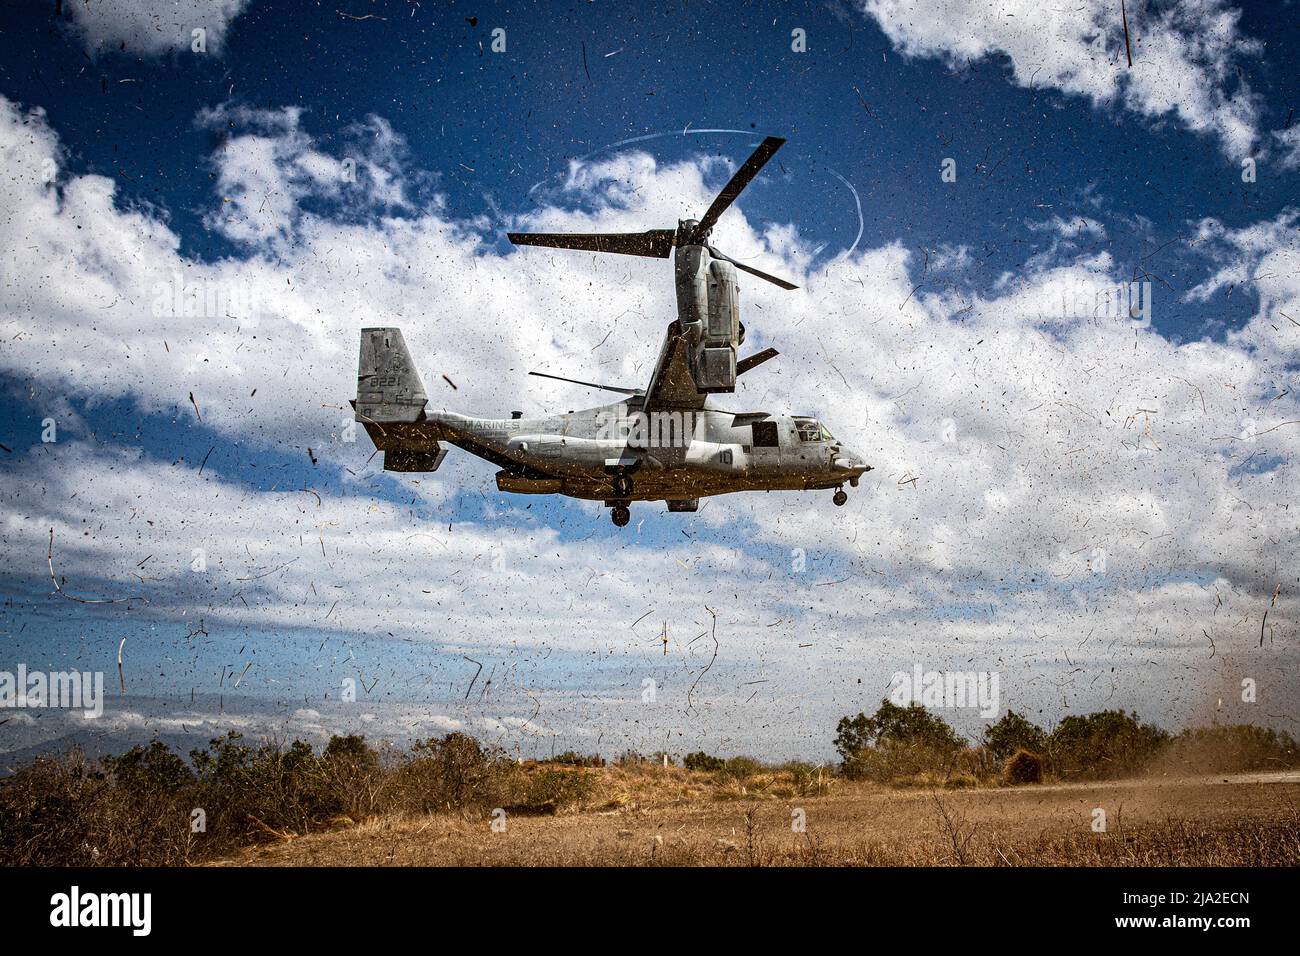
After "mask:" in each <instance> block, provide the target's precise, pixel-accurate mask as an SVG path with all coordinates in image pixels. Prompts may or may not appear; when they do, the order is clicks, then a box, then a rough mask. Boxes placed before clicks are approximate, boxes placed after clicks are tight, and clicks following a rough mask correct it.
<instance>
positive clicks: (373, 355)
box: [352, 328, 447, 472]
mask: <svg viewBox="0 0 1300 956" xmlns="http://www.w3.org/2000/svg"><path fill="white" fill-rule="evenodd" d="M428 403H429V396H428V394H427V393H426V392H425V390H424V383H423V382H421V381H420V373H419V372H417V371H416V370H415V362H414V361H412V359H411V353H410V352H409V351H407V348H406V341H405V340H404V339H403V338H402V330H401V329H392V328H388V329H362V330H361V357H360V359H359V360H358V362H357V397H356V401H354V402H353V403H352V407H353V409H355V411H356V420H357V421H359V422H361V423H363V424H364V425H365V429H366V433H367V434H368V435H369V436H370V439H371V441H373V442H374V443H375V447H376V448H377V449H379V450H380V451H382V452H383V453H384V470H385V471H425V472H428V471H437V470H438V466H439V465H441V464H442V460H443V459H444V458H446V457H447V449H445V448H442V447H441V446H440V445H439V444H438V439H439V438H441V437H443V434H442V432H443V429H442V427H441V425H440V424H439V423H438V422H437V421H436V420H430V419H429V417H428V416H427V415H426V414H425V410H424V409H425V406H426V405H427V404H428Z"/></svg>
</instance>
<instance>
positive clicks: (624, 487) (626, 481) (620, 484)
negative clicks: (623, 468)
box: [614, 475, 632, 524]
mask: <svg viewBox="0 0 1300 956" xmlns="http://www.w3.org/2000/svg"><path fill="white" fill-rule="evenodd" d="M631 493H632V478H631V477H630V476H628V475H615V476H614V494H616V495H618V496H619V497H620V498H626V497H627V496H628V495H630V494H631ZM623 523H624V524H627V522H626V521H625V522H623Z"/></svg>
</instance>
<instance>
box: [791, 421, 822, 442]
mask: <svg viewBox="0 0 1300 956" xmlns="http://www.w3.org/2000/svg"><path fill="white" fill-rule="evenodd" d="M794 427H795V429H796V430H797V431H798V432H799V440H800V441H826V440H829V439H830V435H831V433H830V432H828V431H827V430H826V429H825V428H823V427H822V424H821V422H819V421H817V420H816V419H815V418H796V419H795V420H794Z"/></svg>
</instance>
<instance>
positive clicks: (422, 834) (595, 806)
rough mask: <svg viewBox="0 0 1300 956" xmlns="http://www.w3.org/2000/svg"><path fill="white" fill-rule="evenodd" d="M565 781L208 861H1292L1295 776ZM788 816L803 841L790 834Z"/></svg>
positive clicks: (596, 775) (649, 776)
mask: <svg viewBox="0 0 1300 956" xmlns="http://www.w3.org/2000/svg"><path fill="white" fill-rule="evenodd" d="M538 772H541V770H540V768H539V769H538ZM567 772H571V773H576V774H582V775H583V776H584V777H585V778H586V780H585V784H586V795H585V796H584V797H583V798H582V800H581V801H580V802H579V803H578V804H576V805H574V806H570V807H565V808H560V809H558V810H557V812H555V813H550V814H537V813H532V814H526V813H518V812H511V811H510V810H508V809H507V810H506V811H505V828H504V831H503V832H497V831H494V830H493V829H492V826H491V819H490V818H489V817H483V816H478V817H474V818H469V817H465V816H459V815H446V814H432V815H427V816H416V817H399V816H391V815H390V816H378V817H374V818H371V819H368V820H365V821H364V822H362V823H359V824H350V823H348V821H346V820H340V821H338V824H337V826H336V828H334V829H331V830H329V831H326V832H316V833H311V834H308V835H305V836H298V837H290V836H289V835H287V834H286V835H285V837H284V838H283V839H282V840H281V841H279V842H274V843H269V844H262V845H260V846H256V847H250V848H248V849H245V850H241V851H239V852H237V853H235V854H233V855H230V856H227V857H225V858H223V859H221V860H219V861H217V862H216V864H215V865H237V866H249V865H255V866H263V865H265V866H294V865H297V866H375V865H381V866H383V865H388V866H444V865H452V866H456V865H460V866H464V865H469V866H498V865H507V866H509V865H524V866H532V865H559V866H616V865H650V866H653V865H669V866H672V865H678V866H682V865H718V866H768V865H777V866H789V865H812V866H819V865H828V866H834V865H905V866H906V865H918V866H929V865H940V866H948V865H990V866H1019V865H1049V866H1090V865H1101V866H1107V865H1109V866H1127V865H1155V866H1198V865H1227V866H1295V865H1297V864H1300V773H1279V774H1238V775H1232V776H1215V777H1198V778H1186V777H1179V778H1174V777H1170V778H1158V777H1157V778H1145V779H1132V780H1119V781H1111V782H1105V783H1089V784H1059V783H1058V784H1047V785H1040V786H1025V787H1016V788H1006V787H997V788H991V787H985V788H976V789H956V790H954V789H943V788H936V787H925V786H919V787H914V788H910V789H903V790H899V789H890V788H885V787H880V786H876V785H872V784H868V783H856V782H849V781H845V780H843V779H839V778H832V777H829V776H827V777H825V778H816V777H814V778H808V777H804V778H802V779H798V780H790V779H785V778H784V777H783V776H782V775H781V774H780V773H776V774H771V775H763V776H759V777H756V778H753V779H751V780H748V781H745V783H744V784H743V785H742V784H737V783H735V782H732V783H729V784H726V785H722V786H719V785H718V784H716V783H715V782H714V781H713V779H712V778H711V777H710V776H709V775H706V774H699V773H692V772H690V771H685V770H682V769H679V768H667V769H665V768H659V767H654V766H643V767H602V768H587V769H574V770H571V771H567ZM1097 808H1101V809H1102V810H1104V811H1105V813H1106V828H1105V831H1104V832H1096V831H1094V829H1093V823H1094V813H1095V810H1096V809H1097ZM798 810H802V811H803V819H804V822H805V829H804V831H803V832H795V831H794V830H793V829H792V822H793V821H794V818H795V815H796V811H798Z"/></svg>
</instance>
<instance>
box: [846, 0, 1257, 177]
mask: <svg viewBox="0 0 1300 956" xmlns="http://www.w3.org/2000/svg"><path fill="white" fill-rule="evenodd" d="M862 8H863V10H864V11H865V13H866V14H867V15H868V16H870V17H872V18H873V19H874V20H875V21H876V22H877V23H878V24H879V25H880V28H881V30H883V31H884V33H885V35H886V36H887V37H889V39H890V41H891V42H893V43H894V45H895V46H896V47H897V48H898V49H899V50H900V51H902V52H903V53H904V54H906V55H909V56H923V57H940V58H943V59H945V60H947V61H949V62H951V63H953V64H964V63H965V62H966V61H973V60H980V59H983V58H984V57H987V56H991V55H997V54H1000V55H1005V56H1006V57H1007V58H1008V60H1009V61H1010V66H1011V75H1012V77H1013V79H1014V81H1015V82H1016V83H1017V84H1019V85H1020V86H1028V87H1035V88H1042V87H1054V88H1056V89H1059V90H1061V91H1062V92H1064V93H1068V94H1071V95H1074V96H1082V97H1085V98H1087V99H1088V100H1090V101H1091V102H1092V103H1093V104H1094V105H1096V106H1103V107H1107V106H1118V107H1123V108H1124V109H1127V110H1129V111H1131V112H1133V113H1135V114H1137V115H1139V116H1143V117H1147V118H1151V119H1160V118H1165V117H1169V118H1172V119H1174V120H1175V121H1176V122H1177V123H1178V124H1179V125H1181V126H1183V127H1184V128H1186V129H1190V130H1192V131H1193V132H1196V133H1201V134H1204V135H1206V136H1212V137H1214V138H1215V139H1217V140H1218V142H1219V144H1220V147H1221V148H1222V150H1223V151H1224V153H1225V155H1227V156H1228V158H1230V159H1233V160H1240V159H1241V158H1243V157H1245V156H1247V155H1249V154H1250V152H1251V149H1252V147H1253V146H1254V144H1255V142H1256V140H1257V139H1258V137H1259V132H1258V125H1259V103H1258V96H1257V95H1256V94H1255V93H1253V92H1252V91H1251V89H1250V87H1249V86H1248V85H1247V84H1246V82H1245V81H1244V80H1240V79H1238V76H1237V73H1236V71H1235V69H1234V67H1235V66H1237V65H1239V64H1241V63H1243V62H1245V61H1246V60H1247V59H1248V58H1249V57H1250V56H1252V55H1254V54H1256V53H1258V52H1260V51H1261V50H1262V49H1263V45H1262V44H1261V43H1260V42H1259V41H1258V40H1253V39H1251V38H1250V37H1247V36H1245V35H1243V34H1242V32H1241V30H1240V23H1239V21H1240V19H1241V13H1240V11H1238V10H1235V9H1233V7H1231V6H1230V5H1229V4H1228V3H1227V2H1226V0H1186V2H1181V3H1175V4H1167V5H1163V6H1162V7H1161V8H1155V7H1152V6H1150V5H1147V6H1139V5H1137V4H1132V5H1130V9H1129V11H1128V27H1129V46H1130V48H1131V49H1132V52H1133V68H1132V69H1129V68H1128V66H1127V63H1128V57H1127V53H1126V50H1125V37H1124V25H1123V21H1122V18H1121V17H1120V11H1119V9H1118V5H1117V4H1114V3H1110V2H1107V0H1081V2H1078V3H1071V4H1051V3H1041V2H1037V0H1003V2H999V3H987V2H984V0H863V2H862Z"/></svg>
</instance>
